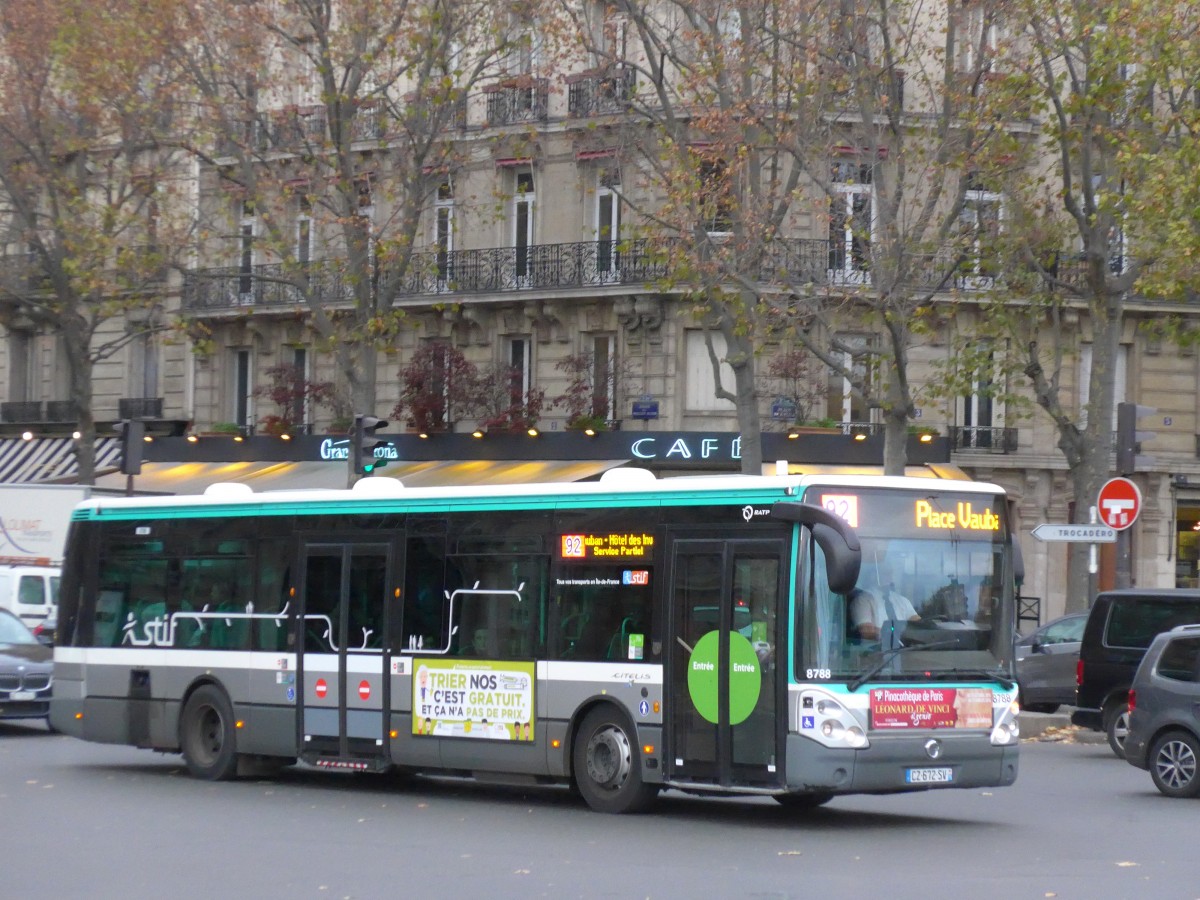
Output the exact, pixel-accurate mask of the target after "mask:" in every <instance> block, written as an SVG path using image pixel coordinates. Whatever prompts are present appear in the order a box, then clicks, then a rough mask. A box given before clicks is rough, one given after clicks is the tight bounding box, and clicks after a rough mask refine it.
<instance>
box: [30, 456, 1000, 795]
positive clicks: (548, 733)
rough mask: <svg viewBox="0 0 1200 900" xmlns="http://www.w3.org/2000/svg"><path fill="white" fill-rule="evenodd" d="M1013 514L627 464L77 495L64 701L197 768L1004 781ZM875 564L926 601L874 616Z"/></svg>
mask: <svg viewBox="0 0 1200 900" xmlns="http://www.w3.org/2000/svg"><path fill="white" fill-rule="evenodd" d="M1007 523H1008V515H1007V511H1006V507H1005V496H1004V493H1003V491H1002V490H1001V489H1000V488H998V487H996V486H994V485H988V484H979V483H974V482H970V481H965V480H964V481H957V480H939V479H934V478H898V477H883V476H866V477H862V476H860V477H850V476H828V477H816V476H782V475H781V476H764V477H761V478H760V477H753V476H707V477H686V478H667V479H656V478H655V477H654V476H653V475H652V474H651V473H650V472H647V471H644V470H629V469H616V470H613V471H612V472H609V473H607V474H606V475H605V476H604V477H602V478H601V479H600V480H599V481H598V482H593V483H585V484H570V485H511V486H506V487H500V488H488V489H486V490H481V489H478V488H470V487H455V488H449V487H448V488H420V489H410V488H405V487H404V486H403V485H402V484H400V483H399V482H397V481H396V480H395V479H384V478H373V479H366V480H363V481H362V482H360V483H359V484H358V485H356V486H355V488H354V489H353V490H348V491H305V492H299V491H296V492H278V493H272V492H267V493H253V492H251V491H250V490H249V489H248V488H246V487H245V486H243V485H214V486H213V487H211V488H210V489H209V490H208V491H207V492H206V493H205V494H204V495H203V496H188V497H183V496H181V497H146V498H103V499H94V500H92V501H90V502H87V503H84V504H81V505H80V506H79V507H78V508H77V509H76V511H75V513H74V516H73V520H72V525H71V532H70V537H69V541H68V550H67V559H66V565H65V571H64V576H63V584H62V588H63V590H62V597H61V605H60V610H59V635H60V640H59V644H58V646H57V647H56V648H55V683H54V699H53V703H52V710H51V722H52V724H53V725H54V727H55V728H57V729H59V730H60V731H62V732H65V733H67V734H72V735H75V736H77V737H80V738H83V739H85V740H92V741H102V742H108V743H117V744H130V745H134V746H138V747H145V748H149V749H154V750H160V751H165V752H170V753H175V752H181V753H182V754H183V757H184V760H185V762H186V764H187V767H188V769H189V770H190V771H191V772H192V774H194V775H196V776H198V777H201V778H208V779H224V778H231V777H234V776H236V775H237V774H239V772H241V773H245V772H248V771H255V772H262V771H263V770H264V769H265V768H269V767H272V766H283V765H289V764H292V763H295V762H296V761H297V760H299V761H302V762H304V763H307V764H310V765H315V766H326V767H337V768H347V769H355V770H363V771H384V770H389V769H399V770H402V771H412V772H425V773H434V774H436V773H443V774H454V775H464V774H468V775H474V776H475V777H477V778H487V779H490V780H497V779H507V780H513V781H518V782H530V783H556V782H557V783H572V782H573V783H574V784H575V785H576V786H577V788H578V790H579V793H580V794H582V796H583V797H584V798H585V799H586V801H587V802H588V803H589V804H590V805H591V806H592V807H594V808H596V809H599V810H603V811H610V812H624V811H631V810H634V809H638V808H641V807H644V806H645V805H646V804H647V803H648V802H649V801H650V800H651V799H652V798H653V797H654V796H655V794H656V793H657V792H658V791H659V790H660V789H662V788H675V789H680V790H684V791H696V792H703V793H706V794H712V793H726V794H731V795H736V794H742V795H747V794H759V795H769V796H773V797H775V798H776V799H778V800H779V801H780V802H782V803H785V804H792V805H796V806H801V807H803V806H813V805H817V804H820V803H824V802H826V801H827V800H829V799H830V798H831V797H833V796H835V795H838V794H851V793H888V792H897V791H911V790H918V789H926V788H931V787H985V786H992V785H1007V784H1011V783H1012V782H1013V781H1014V779H1015V778H1016V775H1017V750H1018V731H1017V718H1016V717H1017V711H1016V710H1017V704H1016V691H1015V686H1014V682H1013V654H1012V646H1013V634H1014V616H1015V597H1014V580H1015V578H1016V577H1017V575H1018V573H1017V572H1016V571H1015V567H1016V565H1017V564H1016V562H1015V559H1014V552H1013V544H1012V541H1011V536H1010V533H1009V528H1008V524H1007ZM885 556H886V559H887V563H888V565H889V566H890V567H891V571H892V574H891V575H890V576H889V578H888V585H887V587H890V588H891V589H893V590H895V591H897V592H899V593H901V594H903V595H904V596H905V597H907V598H909V599H910V601H911V603H912V605H913V606H914V607H915V609H916V610H917V612H918V613H919V614H920V616H919V618H918V617H916V616H909V617H906V618H903V619H901V618H893V619H890V620H889V621H887V622H885V623H882V624H881V627H879V628H877V629H876V630H875V631H874V632H873V633H872V634H871V635H869V636H864V635H863V634H862V633H861V630H860V629H859V628H858V627H857V625H858V622H857V619H858V618H859V617H860V616H859V613H857V612H856V611H855V610H856V604H857V603H859V602H860V597H861V596H862V595H863V593H864V592H865V591H869V590H870V589H872V588H874V589H877V590H878V588H879V584H880V583H882V579H881V578H880V576H879V572H880V571H882V567H881V566H880V563H881V562H882V561H883V559H884V557H885ZM960 596H961V597H962V598H964V599H963V604H962V606H963V608H961V609H959V608H953V606H954V605H953V604H951V603H948V602H947V601H948V600H949V599H950V598H954V599H956V600H957V599H958V598H959V597H960ZM890 608H891V607H889V609H890Z"/></svg>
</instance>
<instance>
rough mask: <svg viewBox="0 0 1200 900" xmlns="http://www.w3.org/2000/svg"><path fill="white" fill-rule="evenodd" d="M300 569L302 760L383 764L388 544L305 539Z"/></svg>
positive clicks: (355, 765) (329, 763)
mask: <svg viewBox="0 0 1200 900" xmlns="http://www.w3.org/2000/svg"><path fill="white" fill-rule="evenodd" d="M303 571H304V584H303V586H302V591H301V593H302V598H303V599H302V604H301V620H300V628H301V640H300V642H299V643H300V647H301V648H302V650H303V653H302V655H301V659H300V662H299V666H298V668H299V670H300V673H299V674H300V681H301V696H302V698H303V701H302V707H301V715H300V717H299V730H300V734H299V741H300V751H301V757H302V758H303V759H304V760H305V761H306V762H310V763H313V764H315V765H323V766H344V767H351V768H364V767H365V768H369V769H372V768H379V769H382V768H386V765H387V762H388V760H387V756H388V742H387V740H386V736H387V730H388V715H387V711H388V708H389V703H388V701H389V697H388V693H389V679H388V678H387V677H386V676H387V666H388V660H387V659H386V655H387V642H386V639H385V636H386V634H387V630H386V628H387V611H388V607H389V599H388V596H387V585H388V577H387V576H388V547H387V545H386V544H333V543H310V544H307V545H306V546H305V548H304V569H303Z"/></svg>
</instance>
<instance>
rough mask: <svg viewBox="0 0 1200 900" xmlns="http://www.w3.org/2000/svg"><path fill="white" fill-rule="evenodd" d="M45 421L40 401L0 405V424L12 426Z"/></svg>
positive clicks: (13, 402) (12, 402)
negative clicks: (7, 423) (10, 424)
mask: <svg viewBox="0 0 1200 900" xmlns="http://www.w3.org/2000/svg"><path fill="white" fill-rule="evenodd" d="M44 421H46V414H45V412H43V410H42V401H41V400H15V401H8V402H6V403H0V422H9V423H13V424H25V423H30V424H33V423H40V422H44Z"/></svg>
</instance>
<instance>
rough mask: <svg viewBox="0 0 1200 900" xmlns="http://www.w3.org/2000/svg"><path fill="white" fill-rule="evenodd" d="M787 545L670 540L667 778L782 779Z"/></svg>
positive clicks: (719, 781) (748, 783)
mask: <svg viewBox="0 0 1200 900" xmlns="http://www.w3.org/2000/svg"><path fill="white" fill-rule="evenodd" d="M785 548H786V542H785V541H783V540H778V541H776V540H735V541H728V540H702V539H686V540H685V539H676V540H673V541H672V542H671V561H672V578H671V585H672V595H671V598H670V622H669V623H668V627H669V632H668V634H669V635H670V641H669V644H670V646H669V647H668V649H667V669H668V676H667V679H668V680H667V696H666V710H665V712H666V718H667V736H668V744H667V746H666V748H665V749H666V762H667V778H668V781H672V782H677V783H691V784H711V785H716V786H724V787H729V786H740V787H758V788H771V787H778V786H780V785H782V783H783V776H784V773H783V765H782V760H783V748H784V739H785V735H784V732H783V726H784V725H785V724H786V721H787V717H786V715H783V714H782V712H783V703H784V702H785V698H786V687H787V686H786V684H785V683H783V681H782V680H781V677H780V674H781V673H780V672H779V671H778V670H777V667H776V660H775V649H776V647H777V646H778V644H779V633H778V632H779V622H780V621H781V616H780V615H779V610H780V609H781V600H782V599H783V597H784V580H783V575H784V560H785Z"/></svg>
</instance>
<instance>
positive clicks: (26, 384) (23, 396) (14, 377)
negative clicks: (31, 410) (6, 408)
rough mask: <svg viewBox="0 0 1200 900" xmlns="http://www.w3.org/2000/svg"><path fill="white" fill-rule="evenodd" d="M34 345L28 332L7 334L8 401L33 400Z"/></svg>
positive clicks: (34, 376) (30, 333) (32, 337)
mask: <svg viewBox="0 0 1200 900" xmlns="http://www.w3.org/2000/svg"><path fill="white" fill-rule="evenodd" d="M35 345H36V339H35V338H34V336H33V333H32V332H30V331H10V332H9V333H8V399H9V400H11V401H13V402H14V403H19V402H22V401H26V400H33V399H34V396H33V386H34V385H35V384H37V377H36V374H35V371H36V370H35V367H34V363H35V360H36V358H37V354H36V352H35V350H34V348H35Z"/></svg>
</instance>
